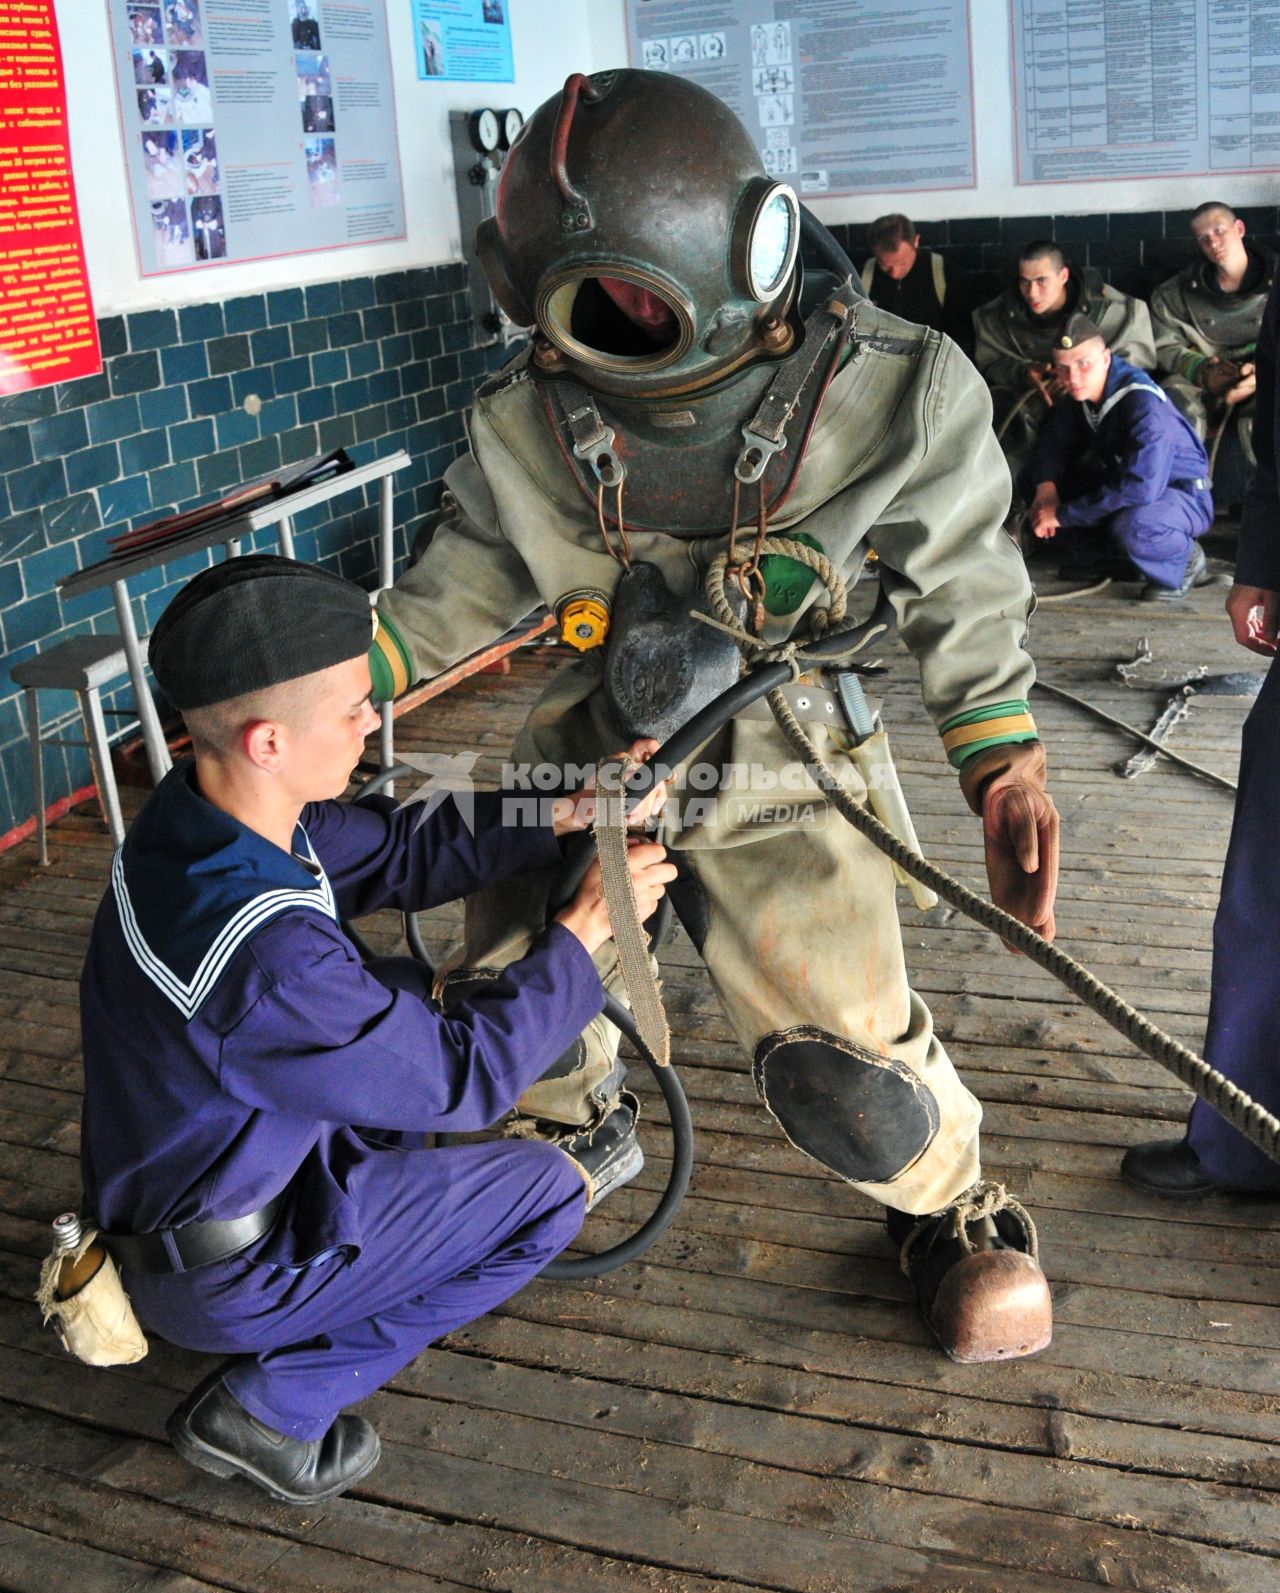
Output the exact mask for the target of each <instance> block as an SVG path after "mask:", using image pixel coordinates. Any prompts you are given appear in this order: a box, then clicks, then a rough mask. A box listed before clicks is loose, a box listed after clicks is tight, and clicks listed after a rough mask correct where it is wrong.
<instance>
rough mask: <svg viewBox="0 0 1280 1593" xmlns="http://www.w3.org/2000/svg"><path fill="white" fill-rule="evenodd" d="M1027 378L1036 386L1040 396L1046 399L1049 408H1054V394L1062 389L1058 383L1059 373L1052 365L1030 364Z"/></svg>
mask: <svg viewBox="0 0 1280 1593" xmlns="http://www.w3.org/2000/svg"><path fill="white" fill-rule="evenodd" d="M1027 380H1028V381H1029V382H1030V383H1031V385H1032V387H1034V388H1035V390H1036V392H1037V393H1039V394H1040V397H1041V398H1043V399H1044V401H1045V403H1046V404H1048V406H1049V408H1050V409H1052V408H1053V395H1054V393H1055V392H1059V391H1061V389H1060V387H1059V385H1058V374H1057V372H1056V371H1055V370H1054V369H1053V367H1052V366H1051V365H1028V366H1027Z"/></svg>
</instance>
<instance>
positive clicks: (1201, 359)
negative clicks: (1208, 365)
mask: <svg viewBox="0 0 1280 1593" xmlns="http://www.w3.org/2000/svg"><path fill="white" fill-rule="evenodd" d="M1208 357H1209V356H1208V355H1207V354H1184V355H1183V356H1182V358H1181V359H1180V360H1179V361H1178V370H1179V371H1180V373H1181V374H1182V375H1183V376H1185V377H1186V379H1187V380H1188V381H1189V382H1194V381H1195V379H1196V372H1197V371H1198V370H1199V369H1200V367H1201V366H1202V365H1203V364H1204V363H1205V361H1206V360H1207V359H1208Z"/></svg>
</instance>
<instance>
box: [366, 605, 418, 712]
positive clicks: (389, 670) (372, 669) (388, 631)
mask: <svg viewBox="0 0 1280 1593" xmlns="http://www.w3.org/2000/svg"><path fill="white" fill-rule="evenodd" d="M369 674H370V676H371V678H372V681H373V701H374V702H375V703H383V702H393V701H394V700H395V699H396V698H397V697H402V696H403V695H404V693H405V692H406V691H408V689H409V687H410V686H411V685H412V683H413V659H412V658H411V657H410V655H409V649H408V648H407V647H406V646H405V644H404V642H403V640H402V639H401V636H400V633H399V631H397V630H396V628H395V626H394V625H393V624H392V623H391V621H390V620H389V619H388V618H387V616H386V615H385V614H382V613H380V614H379V615H378V628H377V630H376V631H375V632H374V637H373V644H372V646H371V647H370V648H369Z"/></svg>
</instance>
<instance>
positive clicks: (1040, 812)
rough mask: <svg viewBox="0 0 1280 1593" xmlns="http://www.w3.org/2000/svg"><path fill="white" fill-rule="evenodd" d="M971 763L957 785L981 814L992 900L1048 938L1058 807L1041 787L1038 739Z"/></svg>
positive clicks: (982, 755) (995, 751)
mask: <svg viewBox="0 0 1280 1593" xmlns="http://www.w3.org/2000/svg"><path fill="white" fill-rule="evenodd" d="M973 763H974V764H975V765H976V767H974V768H972V769H971V768H969V767H967V766H966V768H965V770H964V772H963V773H962V775H961V778H960V783H961V787H962V789H963V791H964V794H965V797H966V798H967V800H968V802H969V806H970V807H971V808H974V810H975V811H976V812H978V813H981V815H982V841H983V848H984V851H985V853H986V863H987V881H988V883H989V884H990V886H991V900H992V901H993V902H994V903H995V904H996V906H997V907H1002V908H1003V909H1004V911H1005V912H1006V913H1011V914H1012V915H1013V917H1014V918H1016V919H1018V920H1019V921H1020V922H1021V923H1024V924H1026V925H1027V927H1028V928H1029V929H1034V930H1035V931H1036V933H1037V934H1038V935H1043V937H1044V938H1045V939H1046V940H1052V939H1053V937H1054V934H1055V932H1056V925H1055V923H1054V916H1053V904H1054V898H1055V897H1056V896H1057V893H1058V810H1057V808H1055V807H1054V805H1053V798H1052V797H1051V796H1050V795H1049V793H1048V791H1047V790H1046V789H1045V757H1044V748H1043V746H1042V745H1041V744H1040V742H1038V741H1024V742H1019V743H1016V744H1011V745H1007V746H1002V747H992V748H991V749H990V751H989V752H986V753H980V754H979V755H978V757H977V758H975V759H974V760H973Z"/></svg>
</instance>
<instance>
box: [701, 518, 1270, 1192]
mask: <svg viewBox="0 0 1280 1593" xmlns="http://www.w3.org/2000/svg"><path fill="white" fill-rule="evenodd" d="M760 551H761V553H762V555H769V554H776V555H781V556H783V557H785V558H788V559H796V560H798V561H799V562H800V563H801V564H804V565H805V566H807V568H809V569H810V570H812V571H813V572H814V574H815V575H817V576H819V578H820V579H821V580H822V582H823V584H824V585H825V586H826V587H827V590H828V592H829V593H830V594H831V608H832V612H834V613H835V614H837V615H838V616H843V614H844V611H845V606H846V603H847V593H846V589H845V583H844V580H843V579H842V577H841V576H840V575H839V573H838V572H837V571H836V570H835V568H834V567H833V566H832V564H831V563H830V561H829V560H827V559H825V558H824V557H823V556H822V555H821V554H819V553H816V552H815V551H814V550H813V549H812V548H808V547H806V546H805V545H804V543H802V542H793V541H791V540H790V539H789V538H786V537H770V538H768V539H767V540H766V541H765V543H764V544H763V546H762V548H761V550H760ZM726 567H727V559H726V557H725V556H723V555H722V556H721V557H720V558H718V559H717V560H715V562H714V563H713V564H712V565H711V568H710V569H709V570H708V571H707V579H706V593H707V599H708V602H709V603H710V606H711V612H712V614H713V615H714V617H715V621H716V622H717V624H718V627H719V628H721V629H724V630H727V631H729V632H731V633H732V634H733V636H734V638H735V639H736V640H737V642H738V645H739V647H741V648H742V651H743V653H744V654H745V655H746V657H747V658H748V660H749V661H751V662H772V661H775V660H784V661H786V662H788V663H790V664H791V666H792V669H793V671H794V674H795V675H796V676H799V674H800V673H801V672H802V670H803V668H804V666H805V652H804V645H805V642H806V641H810V640H816V639H817V637H818V636H820V635H821V634H823V633H824V632H826V631H827V630H829V629H830V623H829V622H828V619H827V614H826V611H824V610H823V609H820V608H815V609H814V610H813V615H812V619H811V621H810V627H811V628H810V631H809V633H808V634H807V635H806V636H804V637H801V638H799V639H792V640H791V641H789V642H787V643H785V644H784V645H782V646H781V647H778V646H775V645H773V644H771V643H769V642H766V641H764V640H763V639H762V638H760V637H757V636H752V635H750V634H749V633H748V632H746V631H744V630H743V629H742V627H741V625H740V624H739V623H738V620H737V616H736V615H735V613H734V611H733V609H732V607H731V606H730V604H729V601H728V598H727V597H726V595H725V589H724V588H725V571H726ZM823 662H825V663H830V662H831V659H830V657H829V656H828V657H827V658H826V659H824V660H823ZM766 701H767V702H768V704H769V706H770V708H771V709H772V710H773V714H774V717H775V718H776V719H777V721H778V725H779V727H780V728H781V730H782V733H783V735H784V736H785V737H786V739H787V742H788V743H789V745H790V746H791V748H792V750H793V751H794V752H795V753H796V755H797V757H799V758H800V759H801V760H802V761H803V762H804V763H805V765H806V767H807V769H808V773H809V776H810V778H811V779H812V780H813V781H814V783H815V784H816V785H817V786H818V788H819V789H820V790H821V791H822V792H823V793H824V794H825V795H826V796H827V797H828V798H829V799H830V801H831V802H832V804H833V805H834V806H835V808H836V809H837V811H838V812H840V813H841V814H843V816H844V817H845V818H846V819H848V821H849V823H850V824H852V825H853V827H854V829H855V830H857V831H858V833H859V834H860V835H863V836H865V837H866V838H867V840H869V841H870V842H871V844H872V845H873V846H875V847H877V848H878V849H879V850H880V851H881V852H883V853H884V854H885V855H886V856H887V857H888V858H890V859H891V860H892V861H893V862H894V863H896V864H897V865H898V867H899V868H900V869H901V870H902V871H903V873H905V874H909V875H910V876H911V877H912V879H916V880H919V881H920V882H921V884H923V885H927V886H928V887H929V889H930V890H933V891H936V892H937V893H938V895H939V896H940V897H941V898H942V899H943V901H945V902H947V903H949V904H950V905H951V906H952V907H954V908H956V910H957V911H958V912H961V913H963V914H964V915H965V916H966V917H967V918H971V919H972V920H973V921H974V922H975V923H977V924H981V925H982V927H983V928H984V929H989V930H990V931H991V933H992V934H993V935H998V936H999V937H1000V939H1001V940H1003V941H1004V942H1005V943H1006V944H1007V945H1009V946H1011V947H1013V948H1014V949H1015V950H1016V951H1020V952H1022V954H1023V955H1024V956H1026V957H1028V958H1029V959H1030V960H1031V961H1032V962H1034V963H1035V964H1037V966H1039V967H1041V968H1043V969H1044V970H1045V972H1046V973H1050V974H1052V975H1053V977H1054V978H1055V979H1057V980H1059V981H1060V982H1061V983H1062V984H1064V985H1066V987H1067V989H1068V990H1070V991H1071V993H1072V995H1074V996H1076V997H1078V998H1079V1000H1081V1001H1082V1002H1084V1004H1085V1006H1087V1007H1088V1008H1089V1009H1090V1010H1091V1011H1093V1012H1096V1013H1097V1014H1098V1016H1099V1017H1100V1018H1103V1019H1105V1021H1106V1022H1107V1023H1109V1024H1110V1025H1111V1027H1112V1028H1113V1029H1115V1030H1117V1031H1118V1032H1119V1033H1120V1034H1122V1035H1124V1037H1125V1039H1126V1040H1128V1041H1130V1042H1131V1043H1132V1044H1133V1045H1135V1046H1137V1048H1138V1049H1139V1050H1140V1051H1142V1052H1143V1053H1144V1054H1145V1055H1147V1056H1149V1057H1151V1058H1152V1060H1153V1061H1156V1062H1159V1063H1160V1065H1161V1066H1162V1067H1165V1068H1167V1069H1168V1070H1169V1071H1170V1072H1171V1073H1173V1074H1174V1075H1175V1076H1176V1077H1177V1078H1178V1079H1180V1080H1181V1081H1182V1083H1183V1084H1185V1085H1187V1086H1188V1088H1189V1089H1192V1090H1194V1091H1195V1093H1196V1094H1197V1095H1198V1096H1200V1097H1201V1099H1202V1100H1205V1101H1207V1102H1208V1103H1209V1105H1210V1106H1212V1107H1213V1108H1214V1110H1215V1111H1217V1112H1219V1113H1220V1114H1221V1115H1222V1116H1223V1117H1224V1118H1225V1119H1226V1120H1227V1122H1228V1123H1230V1124H1231V1126H1232V1127H1233V1128H1235V1129H1238V1130H1239V1131H1240V1133H1241V1134H1243V1135H1244V1136H1245V1138H1246V1139H1247V1140H1249V1141H1250V1143H1251V1144H1253V1145H1256V1146H1257V1147H1258V1149H1259V1150H1260V1151H1262V1152H1263V1153H1264V1154H1265V1155H1267V1156H1269V1157H1270V1158H1271V1159H1272V1161H1277V1162H1280V1118H1276V1117H1275V1116H1274V1115H1273V1114H1272V1113H1271V1112H1269V1111H1267V1109H1266V1107H1264V1106H1261V1105H1259V1103H1258V1102H1257V1101H1255V1100H1254V1099H1253V1098H1252V1097H1251V1096H1250V1095H1248V1094H1247V1093H1246V1092H1245V1091H1244V1090H1242V1089H1240V1087H1239V1086H1238V1085H1236V1084H1233V1083H1232V1082H1231V1080H1230V1079H1229V1078H1227V1077H1226V1076H1225V1075H1224V1074H1222V1073H1219V1072H1218V1070H1217V1068H1214V1067H1211V1066H1210V1065H1209V1063H1208V1062H1206V1061H1205V1059H1204V1058H1203V1057H1202V1056H1199V1055H1198V1054H1197V1053H1196V1052H1195V1051H1192V1050H1191V1049H1190V1047H1189V1046H1185V1045H1183V1044H1182V1042H1181V1041H1179V1040H1175V1039H1174V1038H1173V1036H1172V1035H1170V1034H1166V1033H1165V1031H1164V1030H1163V1029H1161V1028H1159V1027H1158V1026H1157V1025H1156V1024H1154V1023H1152V1022H1151V1020H1150V1019H1149V1018H1146V1017H1144V1016H1143V1014H1142V1013H1141V1012H1139V1011H1138V1010H1137V1008H1136V1007H1134V1006H1132V1005H1130V1003H1129V1002H1127V1001H1126V1000H1125V999H1124V998H1123V997H1122V996H1120V995H1118V994H1117V993H1116V992H1115V991H1114V990H1112V989H1111V988H1110V986H1109V985H1105V984H1103V982H1102V981H1101V980H1100V979H1099V978H1098V977H1097V976H1096V975H1095V974H1093V973H1091V972H1090V971H1089V969H1088V968H1086V967H1085V966H1084V965H1083V963H1080V962H1077V961H1076V959H1075V958H1074V957H1071V956H1069V955H1068V954H1067V953H1066V952H1065V951H1063V950H1061V949H1060V948H1059V947H1058V946H1055V945H1053V944H1052V943H1051V942H1050V941H1047V940H1045V939H1044V937H1043V936H1041V935H1037V934H1036V932H1035V930H1033V929H1028V927H1027V926H1026V925H1025V924H1024V923H1021V922H1020V921H1019V920H1018V919H1016V918H1014V917H1013V916H1012V914H1010V913H1006V912H1005V911H1004V910H1003V909H1002V908H999V907H997V906H996V905H995V904H994V903H993V902H989V901H987V900H986V899H985V897H982V896H979V895H978V894H977V892H976V891H972V890H970V889H969V887H968V886H967V885H962V884H961V883H960V881H959V880H957V879H953V878H952V876H951V875H950V874H947V873H945V872H944V871H943V870H942V869H940V868H938V867H936V866H935V865H934V864H933V863H930V862H928V861H927V860H926V859H925V858H923V857H922V856H921V855H920V854H919V852H914V851H912V849H911V848H910V847H909V846H906V845H905V844H904V843H903V842H902V841H900V840H899V839H898V837H897V836H896V835H894V833H893V832H892V830H889V829H886V827H885V826H884V825H883V824H881V822H880V820H879V819H877V818H876V816H875V815H874V814H873V813H870V812H868V811H867V810H866V809H865V808H863V807H861V806H860V805H859V804H858V803H857V802H855V801H854V799H853V798H852V797H851V796H850V795H849V794H848V792H847V791H846V790H845V789H844V787H843V786H842V785H841V784H840V782H839V780H838V779H837V778H836V775H835V771H834V770H833V769H832V768H831V766H830V765H829V764H828V763H827V762H826V760H825V759H824V757H823V755H822V753H821V752H820V751H819V750H818V748H817V747H816V746H815V745H814V743H813V742H812V741H811V740H810V738H809V736H808V735H807V733H806V732H805V730H804V728H803V726H802V725H801V724H800V722H799V721H798V720H797V719H796V717H795V715H794V714H793V713H792V711H791V707H790V704H789V703H788V702H787V699H786V697H785V695H784V694H783V692H782V691H780V690H775V691H771V692H769V693H768V694H767V697H766Z"/></svg>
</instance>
